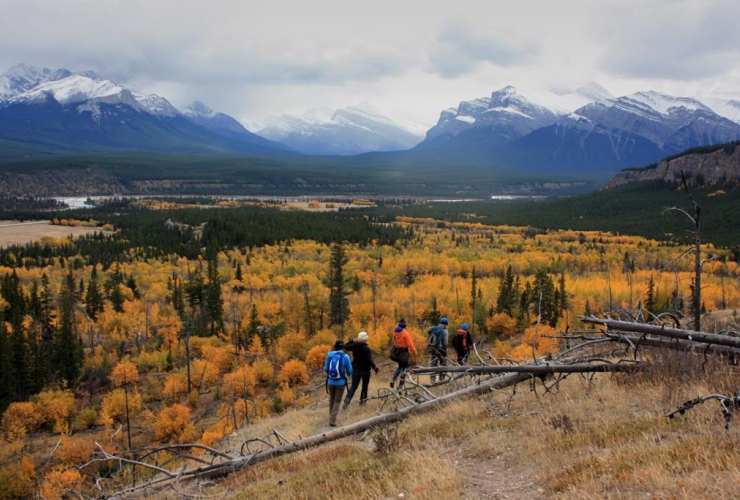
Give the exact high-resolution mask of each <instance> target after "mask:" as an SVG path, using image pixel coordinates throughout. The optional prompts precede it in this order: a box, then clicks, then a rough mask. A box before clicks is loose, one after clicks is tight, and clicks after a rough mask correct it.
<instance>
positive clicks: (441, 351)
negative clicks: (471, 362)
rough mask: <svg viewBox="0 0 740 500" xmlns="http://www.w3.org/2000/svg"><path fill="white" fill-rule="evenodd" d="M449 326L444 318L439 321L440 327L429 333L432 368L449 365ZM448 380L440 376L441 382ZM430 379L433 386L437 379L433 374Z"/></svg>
mask: <svg viewBox="0 0 740 500" xmlns="http://www.w3.org/2000/svg"><path fill="white" fill-rule="evenodd" d="M448 324H449V321H448V320H447V318H446V317H444V318H442V319H441V320H440V321H439V325H435V326H433V327H431V328H430V329H429V331H428V332H427V345H428V346H427V350H428V351H429V354H431V356H432V360H431V363H430V366H446V365H447V342H448V339H449V336H450V332H448V331H447V325H448ZM446 378H447V377H446V376H445V374H444V373H442V374H440V376H439V380H440V381H444V380H445V379H446ZM430 379H431V381H432V384H433V383H434V382H435V381H436V380H437V377H436V376H435V375H434V374H432V376H431V377H430Z"/></svg>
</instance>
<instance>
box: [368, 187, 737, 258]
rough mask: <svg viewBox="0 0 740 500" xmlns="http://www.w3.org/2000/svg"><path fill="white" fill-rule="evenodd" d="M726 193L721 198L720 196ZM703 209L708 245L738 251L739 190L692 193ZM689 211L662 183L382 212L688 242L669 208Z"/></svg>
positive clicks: (681, 196)
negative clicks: (513, 199)
mask: <svg viewBox="0 0 740 500" xmlns="http://www.w3.org/2000/svg"><path fill="white" fill-rule="evenodd" d="M723 193H724V194H723ZM693 195H694V197H695V199H696V200H697V203H698V204H699V205H700V206H701V209H702V236H703V240H704V241H706V242H710V243H714V244H716V245H720V246H724V247H729V248H737V247H739V246H740V189H737V188H728V189H727V190H726V192H724V191H722V190H719V189H718V188H717V187H713V188H709V187H700V188H697V189H695V190H694V191H693ZM674 206H675V207H681V208H684V209H690V207H691V202H690V201H689V199H688V197H687V196H686V193H684V192H683V191H681V190H679V189H678V186H676V185H671V184H666V183H663V182H649V183H639V184H627V185H624V186H619V187H616V188H613V189H609V190H606V191H594V192H592V193H588V194H585V195H581V196H573V197H569V198H558V199H547V200H540V201H533V200H526V201H497V202H489V201H486V202H460V203H428V202H427V203H418V204H416V205H411V206H404V207H400V208H380V209H377V210H376V213H378V214H383V215H384V216H385V217H386V219H385V220H390V219H391V218H393V217H395V216H398V215H409V216H414V217H432V218H437V219H442V220H450V221H468V222H481V223H483V224H494V225H495V224H509V225H513V226H535V227H538V228H543V229H577V230H601V231H612V232H615V233H620V234H631V235H639V236H645V237H648V238H655V239H658V240H674V241H678V242H686V241H688V240H689V239H690V238H691V237H692V236H691V233H690V232H689V230H690V229H691V224H690V222H689V221H688V219H687V218H686V216H684V215H683V214H680V213H678V212H676V211H666V210H665V209H666V208H667V207H674Z"/></svg>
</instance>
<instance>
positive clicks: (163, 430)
mask: <svg viewBox="0 0 740 500" xmlns="http://www.w3.org/2000/svg"><path fill="white" fill-rule="evenodd" d="M154 425H155V427H154V429H155V435H156V437H157V439H159V440H160V441H167V442H174V443H187V442H190V441H192V440H194V439H195V437H196V430H195V427H193V424H191V423H190V408H188V407H187V406H183V405H181V404H177V403H175V404H174V405H172V406H169V407H166V408H163V409H162V410H161V411H160V412H159V413H158V414H157V420H156V422H155V424H154Z"/></svg>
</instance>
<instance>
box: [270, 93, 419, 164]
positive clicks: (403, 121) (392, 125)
mask: <svg viewBox="0 0 740 500" xmlns="http://www.w3.org/2000/svg"><path fill="white" fill-rule="evenodd" d="M422 130H424V127H423V126H420V124H419V123H418V122H415V121H414V120H413V119H410V118H408V117H397V118H391V117H389V116H388V115H385V114H383V113H381V112H380V111H378V110H377V109H376V108H374V107H373V106H372V105H370V104H369V103H366V102H363V103H360V104H358V105H356V106H348V107H346V108H340V109H337V110H334V111H332V110H329V109H326V108H320V109H313V110H309V111H307V112H306V113H304V114H303V115H301V116H292V115H281V116H279V117H277V118H273V119H271V120H268V122H267V123H266V124H264V125H263V126H262V127H261V128H260V129H259V130H257V133H258V134H260V135H261V136H263V137H266V138H268V139H272V140H274V141H279V142H281V143H283V144H286V145H287V146H289V147H291V148H292V149H294V150H295V151H299V152H302V153H306V154H314V155H352V154H359V153H366V152H371V151H394V150H402V149H408V148H411V147H413V146H415V145H416V144H418V143H419V142H420V141H421V139H422V137H423V132H422Z"/></svg>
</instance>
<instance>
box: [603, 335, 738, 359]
mask: <svg viewBox="0 0 740 500" xmlns="http://www.w3.org/2000/svg"><path fill="white" fill-rule="evenodd" d="M606 335H607V336H606V337H604V338H605V339H609V340H611V341H613V342H619V343H622V344H629V345H631V346H633V347H637V348H639V347H643V346H648V347H658V348H661V349H672V350H674V351H680V352H692V353H695V354H705V353H708V354H717V355H719V356H726V357H727V358H728V359H729V361H731V362H733V363H737V362H738V361H739V360H740V349H733V348H732V347H722V346H718V345H713V344H704V345H701V344H698V343H696V342H690V341H685V340H678V339H671V340H668V339H664V338H655V337H647V336H644V335H642V336H641V335H630V334H628V333H607V334H606Z"/></svg>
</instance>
